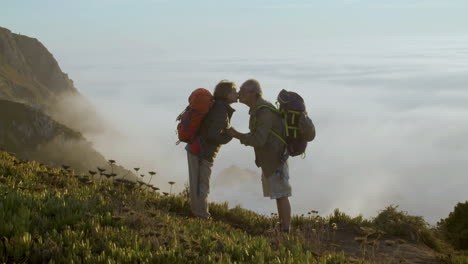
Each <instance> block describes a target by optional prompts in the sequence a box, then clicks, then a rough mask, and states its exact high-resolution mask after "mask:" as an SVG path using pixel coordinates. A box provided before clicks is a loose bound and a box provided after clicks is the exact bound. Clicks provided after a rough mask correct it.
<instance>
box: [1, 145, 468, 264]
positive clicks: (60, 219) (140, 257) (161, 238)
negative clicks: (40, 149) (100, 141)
mask: <svg viewBox="0 0 468 264" xmlns="http://www.w3.org/2000/svg"><path fill="white" fill-rule="evenodd" d="M158 187H159V188H160V189H162V191H167V190H169V189H170V188H169V184H167V186H158ZM153 188H154V189H153ZM153 188H150V187H148V186H147V185H144V184H141V185H139V184H133V183H128V182H118V181H112V180H107V179H102V180H99V179H95V178H90V177H88V176H86V175H77V174H75V173H74V172H73V171H70V170H64V169H59V168H48V167H46V166H42V165H40V164H38V163H37V162H27V161H21V160H18V159H17V158H15V157H14V156H12V155H10V154H8V153H6V152H1V151H0V223H1V224H0V238H1V241H0V263H11V262H19V263H25V262H32V263H44V262H52V263H81V262H85V263H328V264H330V263H403V262H402V261H405V262H404V263H467V262H466V260H467V258H464V257H462V256H455V255H453V254H454V252H451V253H452V256H451V257H450V259H449V257H448V256H447V255H446V254H445V255H444V254H440V253H439V254H440V257H439V258H436V257H435V256H432V257H431V258H426V259H427V260H430V261H431V262H415V261H413V260H415V259H416V257H414V255H415V254H416V253H418V252H424V253H427V254H428V255H430V254H433V255H436V254H435V253H434V251H433V250H431V249H429V248H428V247H427V246H426V245H424V243H426V244H431V243H432V246H433V247H434V248H437V247H439V248H438V250H439V251H440V252H444V251H446V252H448V251H447V250H449V249H448V248H445V249H444V247H445V246H444V245H443V242H442V241H439V240H438V239H437V238H435V237H434V234H433V233H432V232H431V231H430V229H428V228H426V227H425V225H424V224H423V225H421V223H419V222H417V221H416V222H414V223H413V222H411V221H410V222H408V219H412V218H411V217H410V216H408V215H405V214H404V213H402V212H399V211H397V210H396V208H395V207H391V208H390V209H388V208H387V209H386V210H384V212H386V213H387V214H383V215H382V214H379V216H380V215H381V216H382V217H381V218H380V220H379V221H377V222H376V221H373V220H365V219H362V217H357V218H351V217H349V216H347V215H346V214H343V213H341V212H339V211H336V212H335V213H334V214H333V215H331V216H329V217H321V216H319V215H318V214H317V212H315V211H311V212H307V213H305V214H304V215H303V216H295V217H294V221H293V226H294V227H295V228H294V231H293V232H292V233H291V234H289V235H286V234H282V233H279V232H278V231H277V228H276V225H277V224H276V222H277V218H276V216H275V215H272V216H263V215H258V214H256V213H253V212H251V211H248V210H244V209H242V208H239V207H236V208H233V209H229V208H228V206H227V204H210V211H211V212H212V216H213V220H210V221H203V220H199V219H196V218H192V217H190V216H189V215H190V214H189V205H188V200H187V198H186V193H185V194H184V193H182V194H177V195H175V194H167V193H166V194H161V193H159V192H158V191H157V187H155V186H153ZM155 189H156V190H155ZM395 216H398V217H400V221H401V222H402V224H400V225H397V224H395V223H393V226H392V225H388V224H386V223H387V221H384V220H385V219H383V217H386V219H390V220H391V219H392V217H395ZM376 219H377V218H376ZM388 223H391V221H388ZM379 226H380V227H382V228H383V229H385V228H386V229H387V231H386V232H383V231H382V229H379V228H378V227H379ZM403 226H406V228H404V229H403V228H402V229H401V230H400V229H398V228H397V227H403ZM414 227H418V229H413V228H414ZM396 230H400V231H401V232H400V233H398V236H395V235H394V234H390V233H391V232H393V231H396ZM404 230H409V231H404ZM424 232H428V234H426V235H424ZM411 234H412V235H413V236H415V237H414V240H417V239H418V238H417V237H425V238H424V239H426V241H422V240H421V239H419V242H417V241H414V242H412V238H411ZM348 236H349V239H348V240H349V241H348V240H347V237H348ZM384 239H385V240H384ZM428 241H432V242H430V243H428ZM439 244H440V245H439ZM384 249H385V250H384ZM382 252H384V253H389V255H388V256H386V255H382V254H383V253H382ZM381 253H382V254H381ZM379 254H380V255H379ZM412 256H413V257H412ZM418 256H419V255H418ZM403 258H404V260H403ZM443 258H445V261H444V262H442V261H441V260H442V259H443ZM418 259H419V260H422V261H424V260H425V259H424V258H423V257H422V255H421V256H419V258H418Z"/></svg>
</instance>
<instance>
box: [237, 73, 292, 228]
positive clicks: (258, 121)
mask: <svg viewBox="0 0 468 264" xmlns="http://www.w3.org/2000/svg"><path fill="white" fill-rule="evenodd" d="M239 102H241V103H243V104H245V105H247V106H248V107H249V108H250V111H249V115H250V120H249V130H250V132H249V133H245V134H243V133H239V132H238V131H236V130H235V129H234V128H230V129H229V130H228V134H229V135H231V136H232V137H234V138H237V139H239V141H240V142H241V143H242V144H244V145H246V146H251V147H253V148H254V151H255V164H256V165H257V167H260V168H261V169H262V187H263V195H264V196H265V197H270V198H271V199H276V205H277V208H278V216H279V220H280V224H281V231H283V232H289V227H290V223H291V205H290V203H289V198H288V197H289V196H291V185H290V184H289V168H288V163H287V155H288V154H287V144H286V142H285V140H284V139H285V136H286V129H285V126H284V123H283V118H282V116H281V115H280V114H279V112H278V111H277V109H276V107H275V106H274V105H273V104H271V103H270V102H268V101H266V100H265V99H263V97H262V88H261V86H260V83H259V82H258V81H257V80H254V79H250V80H247V81H246V82H244V83H243V84H242V86H241V87H240V90H239Z"/></svg>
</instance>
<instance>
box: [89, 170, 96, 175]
mask: <svg viewBox="0 0 468 264" xmlns="http://www.w3.org/2000/svg"><path fill="white" fill-rule="evenodd" d="M96 173H97V172H96V171H93V170H90V171H89V174H91V176H94V175H95V174H96Z"/></svg>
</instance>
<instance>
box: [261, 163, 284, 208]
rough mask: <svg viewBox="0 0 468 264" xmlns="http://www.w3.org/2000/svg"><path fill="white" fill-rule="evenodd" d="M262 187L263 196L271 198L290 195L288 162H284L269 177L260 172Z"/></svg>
mask: <svg viewBox="0 0 468 264" xmlns="http://www.w3.org/2000/svg"><path fill="white" fill-rule="evenodd" d="M262 187H263V196H265V197H270V198H271V199H279V198H281V197H289V196H291V185H290V184H289V167H288V163H287V162H284V163H283V165H281V167H279V168H278V169H277V170H276V171H275V172H274V173H273V175H271V176H270V177H265V175H263V174H262Z"/></svg>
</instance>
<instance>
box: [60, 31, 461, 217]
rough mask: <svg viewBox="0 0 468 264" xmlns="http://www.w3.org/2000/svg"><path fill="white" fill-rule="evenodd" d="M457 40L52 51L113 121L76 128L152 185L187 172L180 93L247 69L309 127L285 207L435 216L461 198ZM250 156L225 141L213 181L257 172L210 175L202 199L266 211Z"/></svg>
mask: <svg viewBox="0 0 468 264" xmlns="http://www.w3.org/2000/svg"><path fill="white" fill-rule="evenodd" d="M466 41H467V39H466V38H452V39H450V41H437V40H431V41H427V40H420V39H411V38H395V39H393V41H390V42H389V41H387V40H380V41H375V42H366V41H348V42H336V43H325V44H324V43H307V45H306V44H304V46H303V47H302V48H301V49H296V48H295V49H294V50H293V51H288V50H284V52H283V53H274V52H269V51H268V50H258V49H257V50H256V51H257V53H256V52H254V51H249V52H248V53H246V54H247V55H246V56H241V55H242V54H231V53H224V55H223V53H222V52H218V53H217V55H216V56H213V55H212V56H209V55H208V52H207V51H205V53H203V52H201V53H199V54H195V55H192V56H190V55H188V54H184V53H183V52H182V54H178V55H177V56H176V55H174V56H166V57H162V58H161V57H158V56H157V54H154V55H152V54H151V53H143V51H138V50H137V49H136V50H134V51H133V52H132V53H126V54H123V55H122V56H121V57H120V58H116V57H108V58H107V57H105V56H101V57H97V58H94V59H91V58H74V57H73V56H64V59H60V58H59V61H60V63H61V65H62V67H63V68H64V69H66V71H67V72H68V73H69V74H70V76H71V77H72V78H73V80H74V81H75V84H76V87H77V88H78V89H79V90H80V91H81V92H82V93H83V94H84V95H86V96H87V97H88V98H90V100H91V101H92V102H93V103H94V104H95V105H96V108H97V109H98V111H99V112H100V113H101V114H102V115H103V116H104V117H105V118H107V119H108V120H109V121H110V122H111V123H112V124H113V129H112V131H113V132H110V133H104V134H88V135H85V136H87V137H88V138H89V139H90V140H91V141H93V142H94V144H95V147H96V148H97V149H98V150H99V151H101V152H102V153H104V154H105V155H106V156H108V157H110V158H114V159H116V160H118V161H119V162H120V163H121V164H122V165H123V166H126V167H128V168H132V167H135V166H137V167H142V168H146V170H153V169H154V170H156V171H158V175H157V177H156V179H154V180H153V182H154V183H156V184H157V185H160V186H162V189H163V188H167V189H168V185H167V181H169V180H175V181H176V182H177V183H176V189H177V190H178V191H180V190H181V189H182V187H183V183H185V182H186V180H187V178H188V176H187V165H186V154H185V151H184V149H183V146H181V145H179V146H175V142H176V141H177V137H176V134H175V126H176V123H175V118H176V116H177V115H178V114H179V112H180V111H181V110H182V109H183V108H184V107H185V106H186V104H187V97H188V95H189V94H190V92H191V91H192V90H193V89H195V88H198V87H205V88H207V89H210V90H213V87H214V86H215V85H216V83H217V82H218V81H219V80H221V79H229V80H232V81H235V82H236V83H237V84H238V85H240V84H241V83H242V82H243V81H244V80H246V79H248V78H256V79H258V80H259V81H260V82H261V84H262V85H263V87H264V93H265V97H266V98H267V99H268V100H270V101H273V102H274V101H275V98H276V95H277V93H278V92H279V91H280V90H281V89H287V90H293V91H296V92H299V93H300V94H301V95H303V97H304V99H305V100H306V103H307V106H308V111H309V114H310V115H311V117H312V118H313V120H314V123H315V125H316V127H317V138H316V140H315V141H314V142H313V143H312V144H310V145H309V149H308V151H307V157H306V158H305V159H304V160H302V159H300V158H295V159H292V160H290V175H291V179H290V181H291V184H292V186H293V197H292V198H291V203H292V207H293V212H294V213H299V214H300V213H304V212H306V211H307V210H311V209H316V210H319V211H320V212H321V213H323V214H325V213H327V212H330V211H331V210H333V209H334V208H340V209H342V210H344V211H346V212H349V213H351V214H354V215H356V214H359V213H362V214H364V215H365V216H373V215H375V214H376V213H377V210H379V209H382V208H383V207H385V206H387V205H390V204H399V205H400V208H401V209H403V210H407V211H409V212H411V213H412V214H416V215H422V216H424V217H425V219H426V220H428V221H429V222H431V223H434V222H436V221H437V220H438V219H440V218H441V217H445V216H446V215H447V214H448V212H449V211H450V210H451V209H452V208H453V206H454V204H455V203H456V202H459V201H464V200H466V199H467V196H466V191H465V189H466V186H467V185H468V179H467V178H466V172H467V171H468V165H466V164H468V162H467V159H468V157H467V155H466V153H468V143H467V142H468V141H466V140H465V136H466V135H467V133H468V122H466V121H467V120H468V104H467V103H466V102H468V90H467V85H468V63H467V62H468V48H466V45H464V44H465V43H466ZM207 50H208V48H207ZM225 54H229V55H225ZM184 55H186V56H184ZM59 57H60V56H59ZM75 59H76V60H75ZM234 108H236V109H237V111H236V113H235V114H234V117H233V121H232V125H233V126H234V127H236V128H239V130H241V131H247V123H248V114H247V107H246V106H244V105H241V104H236V105H234ZM253 160H254V155H253V150H252V149H251V148H247V147H244V146H241V145H240V144H239V143H238V142H237V141H232V142H231V143H230V144H228V145H227V146H223V147H222V149H221V152H220V153H219V155H218V158H217V160H216V162H215V166H214V171H213V174H212V180H215V179H216V178H217V177H222V176H223V175H220V173H224V172H225V171H224V169H226V168H229V167H231V166H233V165H234V166H236V167H238V168H239V173H242V171H243V170H245V169H248V170H249V171H255V172H256V173H257V174H258V178H257V181H255V180H251V181H247V180H245V179H246V178H245V177H239V178H240V179H242V180H239V182H238V185H233V184H229V185H225V186H224V185H222V184H217V185H214V186H212V190H211V195H210V199H211V200H214V201H224V200H227V201H230V202H231V203H230V205H231V206H234V205H236V203H240V204H241V205H242V206H243V207H245V208H247V209H252V210H255V211H258V212H261V213H269V212H273V211H275V204H274V202H272V201H270V200H269V199H268V198H263V197H262V193H261V184H260V170H259V169H257V168H256V167H255V165H254V162H253ZM231 174H233V173H231ZM234 174H235V173H234Z"/></svg>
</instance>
